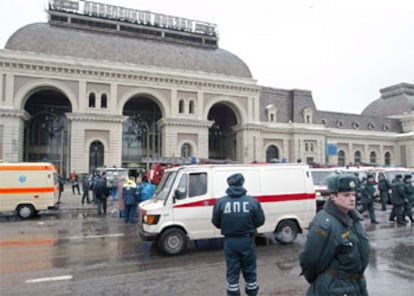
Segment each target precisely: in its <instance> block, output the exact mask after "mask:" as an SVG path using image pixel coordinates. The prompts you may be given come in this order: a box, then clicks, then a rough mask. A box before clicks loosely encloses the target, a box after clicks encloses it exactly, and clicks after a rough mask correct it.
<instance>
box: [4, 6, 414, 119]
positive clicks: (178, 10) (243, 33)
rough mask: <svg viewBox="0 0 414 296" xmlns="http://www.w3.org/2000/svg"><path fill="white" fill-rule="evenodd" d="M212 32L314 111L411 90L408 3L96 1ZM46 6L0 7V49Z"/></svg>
mask: <svg viewBox="0 0 414 296" xmlns="http://www.w3.org/2000/svg"><path fill="white" fill-rule="evenodd" d="M96 2H101V3H108V4H112V5H118V6H123V7H128V8H135V9H139V10H149V11H152V12H158V13H163V14H168V15H173V16H178V17H184V18H190V19H195V20H200V21H207V22H211V23H214V24H217V26H218V31H219V34H220V40H219V46H220V47H221V48H223V49H226V50H228V51H230V52H232V53H234V54H235V55H237V56H239V57H240V58H241V59H242V60H243V61H244V62H245V63H246V64H247V65H248V66H249V68H250V71H251V72H252V74H253V77H254V78H255V79H256V80H257V81H258V84H259V85H264V86H269V87H276V88H285V89H293V88H294V89H307V90H310V91H312V95H313V99H314V101H315V104H316V107H317V108H318V109H319V110H325V111H337V112H346V113H361V112H362V111H363V109H364V108H365V107H366V106H367V105H368V104H369V103H370V102H372V101H373V100H375V99H377V98H379V97H380V93H379V90H380V89H381V88H384V87H387V86H390V85H394V84H397V83H401V82H408V83H414V1H412V0H392V1H391V0H381V1H378V0H347V1H343V0H256V1H252V0H139V1H137V0H96ZM47 3H48V0H0V48H1V49H4V47H5V44H6V42H7V39H8V38H9V37H10V35H12V34H13V33H14V32H15V31H16V30H18V29H19V28H21V27H23V26H25V25H27V24H30V23H34V22H46V21H47V14H46V12H45V9H46V7H47Z"/></svg>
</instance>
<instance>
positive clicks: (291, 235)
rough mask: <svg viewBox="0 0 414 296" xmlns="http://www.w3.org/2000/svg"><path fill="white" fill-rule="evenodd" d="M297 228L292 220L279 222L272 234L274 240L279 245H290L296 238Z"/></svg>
mask: <svg viewBox="0 0 414 296" xmlns="http://www.w3.org/2000/svg"><path fill="white" fill-rule="evenodd" d="M298 231H299V230H298V226H297V225H296V223H295V222H294V221H292V220H284V221H282V222H280V224H279V225H278V226H277V228H276V231H275V232H274V235H275V239H276V240H277V241H278V242H279V243H280V244H290V243H293V241H294V240H295V239H296V237H297V236H298Z"/></svg>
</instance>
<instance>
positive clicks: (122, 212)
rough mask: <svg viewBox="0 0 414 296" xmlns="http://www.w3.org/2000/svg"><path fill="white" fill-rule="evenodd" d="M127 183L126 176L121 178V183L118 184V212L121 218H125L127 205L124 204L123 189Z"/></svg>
mask: <svg viewBox="0 0 414 296" xmlns="http://www.w3.org/2000/svg"><path fill="white" fill-rule="evenodd" d="M125 183H126V178H125V176H121V178H120V180H119V183H118V210H119V218H124V217H125V204H124V197H123V195H122V189H123V188H124V184H125Z"/></svg>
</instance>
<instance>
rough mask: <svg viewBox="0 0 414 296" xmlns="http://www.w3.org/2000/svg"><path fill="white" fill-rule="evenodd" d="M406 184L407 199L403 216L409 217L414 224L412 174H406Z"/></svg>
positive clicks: (404, 180)
mask: <svg viewBox="0 0 414 296" xmlns="http://www.w3.org/2000/svg"><path fill="white" fill-rule="evenodd" d="M403 182H404V186H405V188H404V189H405V200H404V210H403V217H404V219H405V217H408V219H410V221H411V225H414V218H413V211H412V207H413V204H414V187H413V184H412V183H411V175H410V174H407V175H405V176H404V179H403Z"/></svg>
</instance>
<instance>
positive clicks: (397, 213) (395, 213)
mask: <svg viewBox="0 0 414 296" xmlns="http://www.w3.org/2000/svg"><path fill="white" fill-rule="evenodd" d="M401 179H402V175H401V174H398V175H396V176H395V180H394V182H393V183H392V185H391V203H392V210H391V214H390V217H389V221H391V222H394V219H395V217H397V224H398V225H406V224H407V222H405V220H404V216H403V212H404V200H405V186H404V183H403V182H402V180H401Z"/></svg>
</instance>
